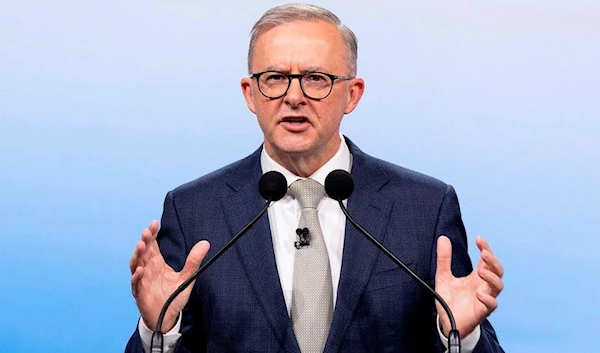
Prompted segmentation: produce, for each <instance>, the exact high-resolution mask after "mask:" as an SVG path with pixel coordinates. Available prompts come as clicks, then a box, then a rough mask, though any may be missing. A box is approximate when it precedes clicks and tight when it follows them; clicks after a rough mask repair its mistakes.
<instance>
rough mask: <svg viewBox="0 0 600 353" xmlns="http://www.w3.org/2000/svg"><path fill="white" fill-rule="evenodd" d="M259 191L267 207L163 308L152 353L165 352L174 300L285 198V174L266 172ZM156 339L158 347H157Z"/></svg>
mask: <svg viewBox="0 0 600 353" xmlns="http://www.w3.org/2000/svg"><path fill="white" fill-rule="evenodd" d="M258 191H259V193H260V196H262V197H263V198H264V199H265V200H266V201H267V202H266V203H265V206H264V207H263V208H262V209H261V210H260V212H259V213H258V214H257V215H256V217H254V219H252V220H251V221H250V222H249V223H248V224H247V225H246V226H245V227H244V228H242V230H240V232H239V233H238V234H236V235H235V236H234V237H233V238H232V239H231V240H230V241H229V242H228V243H227V244H225V245H224V246H223V247H222V248H221V249H219V251H217V253H215V255H214V256H213V257H212V258H211V259H210V260H208V261H207V262H206V263H205V264H204V265H202V266H201V267H200V268H199V269H198V270H196V272H194V273H193V274H192V275H191V276H190V277H189V278H188V279H186V280H185V281H184V282H183V283H182V284H181V285H180V286H179V287H177V289H176V290H175V291H174V292H173V294H171V296H169V298H168V299H167V301H166V302H165V304H164V305H163V307H162V310H161V311H160V315H159V316H158V321H157V324H156V330H155V331H154V333H152V339H151V340H150V347H151V350H150V351H151V352H152V353H162V352H163V333H162V330H161V329H162V324H163V321H164V319H165V315H166V313H167V309H168V308H169V306H170V305H171V303H173V300H175V298H176V297H177V296H178V295H179V294H181V292H183V291H184V290H185V289H186V288H187V287H188V286H189V285H190V284H191V283H192V282H193V281H194V280H195V279H196V278H197V277H198V276H199V275H200V274H201V273H202V272H204V270H205V269H206V268H208V266H210V265H211V264H212V263H213V262H215V260H217V259H218V258H219V257H220V256H221V255H222V254H223V253H224V252H225V251H227V249H229V248H230V247H231V246H232V245H233V244H234V243H235V242H236V241H238V239H239V238H241V237H242V235H244V234H246V232H247V231H248V230H250V228H252V226H253V225H254V224H255V223H256V222H257V221H258V220H259V219H260V217H262V215H263V214H264V213H265V212H266V211H267V208H269V206H270V204H271V202H274V201H279V200H281V198H283V197H284V196H285V194H286V192H287V180H286V179H285V177H284V176H283V174H281V173H279V172H276V171H270V172H266V173H265V174H263V175H262V176H261V177H260V180H259V181H258ZM155 338H156V345H155V343H154V342H155Z"/></svg>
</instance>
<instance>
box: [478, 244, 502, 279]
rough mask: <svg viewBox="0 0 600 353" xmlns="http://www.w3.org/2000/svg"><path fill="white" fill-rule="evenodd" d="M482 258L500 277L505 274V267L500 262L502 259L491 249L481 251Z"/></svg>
mask: <svg viewBox="0 0 600 353" xmlns="http://www.w3.org/2000/svg"><path fill="white" fill-rule="evenodd" d="M481 259H482V260H483V262H484V263H485V265H486V267H487V269H489V270H490V271H492V272H494V273H495V274H497V275H498V276H499V277H502V276H504V268H503V267H502V264H501V263H500V260H498V258H497V257H496V255H494V254H493V253H492V252H491V251H488V250H483V251H482V252H481Z"/></svg>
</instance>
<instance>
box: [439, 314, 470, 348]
mask: <svg viewBox="0 0 600 353" xmlns="http://www.w3.org/2000/svg"><path fill="white" fill-rule="evenodd" d="M435 326H436V327H437V330H438V333H439V335H440V339H441V340H442V344H443V345H444V347H445V348H446V352H447V351H448V338H446V336H444V334H443V333H442V330H440V316H439V315H438V316H437V320H436V325H435ZM480 336H481V327H480V325H477V327H475V329H474V330H473V332H471V333H470V334H469V335H468V336H467V337H465V338H463V339H461V340H460V351H461V352H462V353H472V352H473V350H474V349H475V346H476V345H477V342H479V337H480Z"/></svg>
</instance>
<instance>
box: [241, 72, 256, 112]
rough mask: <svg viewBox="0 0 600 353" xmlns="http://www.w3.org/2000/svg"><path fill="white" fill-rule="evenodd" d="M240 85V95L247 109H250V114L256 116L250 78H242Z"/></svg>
mask: <svg viewBox="0 0 600 353" xmlns="http://www.w3.org/2000/svg"><path fill="white" fill-rule="evenodd" d="M240 85H241V87H242V94H243V95H244V99H245V100H246V105H247V106H248V109H250V111H251V112H252V113H254V114H256V108H255V107H254V87H253V85H252V78H250V77H244V78H242V81H241V82H240Z"/></svg>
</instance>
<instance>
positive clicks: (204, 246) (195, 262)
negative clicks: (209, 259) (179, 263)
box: [180, 240, 210, 278]
mask: <svg viewBox="0 0 600 353" xmlns="http://www.w3.org/2000/svg"><path fill="white" fill-rule="evenodd" d="M209 248H210V244H209V243H208V242H207V241H206V240H202V241H199V242H198V243H196V245H194V247H193V248H192V250H191V251H190V253H189V254H188V257H187V259H186V260H185V265H183V269H182V270H181V272H180V275H182V276H183V277H185V278H187V277H189V276H191V275H192V273H194V272H196V270H198V268H200V264H201V263H202V260H203V259H204V257H205V256H206V253H208V249H209Z"/></svg>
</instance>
